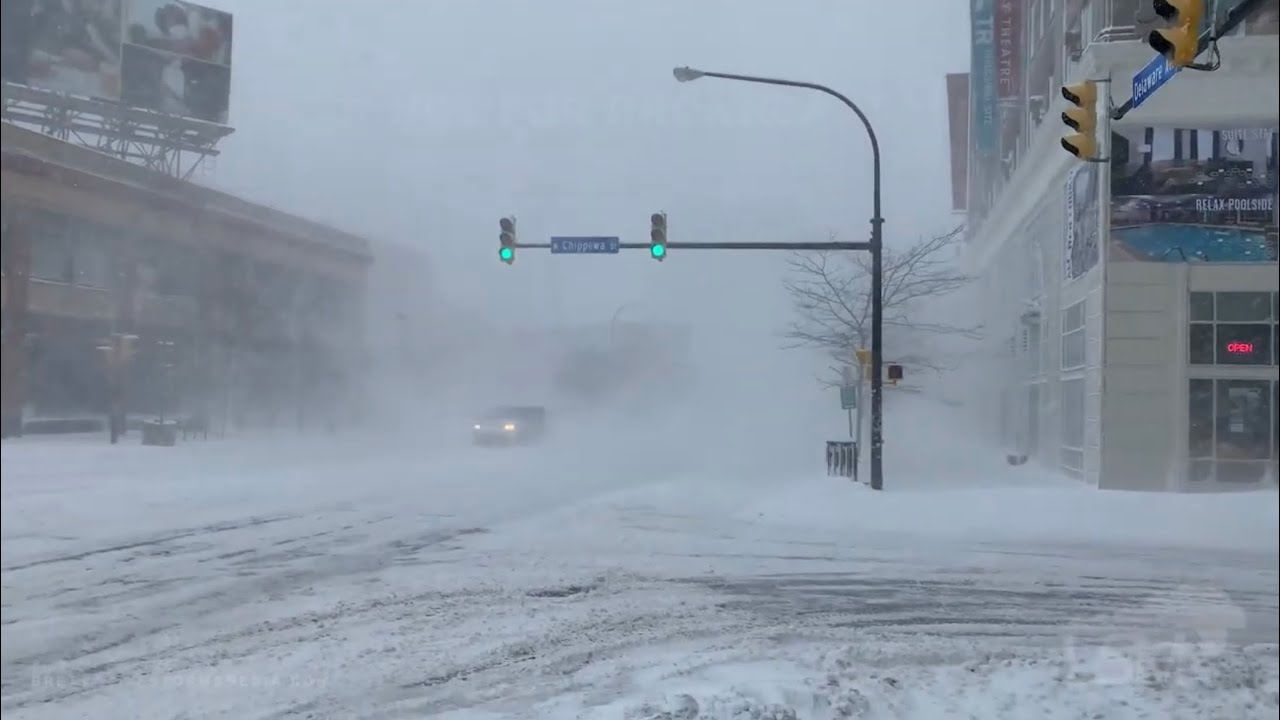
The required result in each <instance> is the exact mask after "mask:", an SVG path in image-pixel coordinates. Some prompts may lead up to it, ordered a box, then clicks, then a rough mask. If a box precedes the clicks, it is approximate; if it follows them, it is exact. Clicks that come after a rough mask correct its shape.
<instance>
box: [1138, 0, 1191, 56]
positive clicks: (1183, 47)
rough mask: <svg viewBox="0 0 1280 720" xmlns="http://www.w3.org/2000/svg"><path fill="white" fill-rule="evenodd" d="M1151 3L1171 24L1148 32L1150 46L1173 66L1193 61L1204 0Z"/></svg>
mask: <svg viewBox="0 0 1280 720" xmlns="http://www.w3.org/2000/svg"><path fill="white" fill-rule="evenodd" d="M1152 5H1154V6H1155V10H1156V14H1157V15H1159V16H1160V17H1162V18H1164V19H1165V20H1167V21H1169V22H1170V23H1172V25H1171V26H1170V27H1168V28H1162V29H1159V30H1152V31H1151V34H1150V35H1148V36H1147V42H1148V43H1149V44H1150V45H1151V49H1153V50H1155V51H1156V52H1158V53H1160V54H1161V55H1163V56H1165V57H1166V58H1168V59H1169V62H1170V63H1171V64H1173V65H1174V66H1175V67H1178V68H1184V67H1187V66H1188V65H1191V64H1193V63H1194V62H1195V60H1196V55H1197V54H1198V50H1199V49H1200V21H1201V18H1203V17H1204V6H1205V2H1204V0H1153V2H1152Z"/></svg>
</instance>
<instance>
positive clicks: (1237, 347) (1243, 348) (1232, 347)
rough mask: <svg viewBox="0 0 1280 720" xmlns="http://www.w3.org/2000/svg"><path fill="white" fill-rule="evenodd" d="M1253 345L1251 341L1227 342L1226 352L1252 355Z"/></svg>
mask: <svg viewBox="0 0 1280 720" xmlns="http://www.w3.org/2000/svg"><path fill="white" fill-rule="evenodd" d="M1253 349H1254V345H1253V343H1251V342H1231V343H1227V352H1228V353H1230V354H1232V355H1252V354H1253Z"/></svg>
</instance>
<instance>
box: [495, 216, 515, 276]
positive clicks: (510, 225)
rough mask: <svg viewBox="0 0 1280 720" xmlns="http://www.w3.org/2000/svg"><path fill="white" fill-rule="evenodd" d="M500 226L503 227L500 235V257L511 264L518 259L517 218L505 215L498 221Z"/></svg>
mask: <svg viewBox="0 0 1280 720" xmlns="http://www.w3.org/2000/svg"><path fill="white" fill-rule="evenodd" d="M498 227H499V228H501V229H502V232H501V233H500V234H499V235H498V241H499V242H501V243H502V247H500V248H498V259H499V260H501V261H502V262H504V263H506V264H508V265H510V264H511V263H513V262H515V261H516V219H515V218H513V217H504V218H502V219H501V220H499V221H498Z"/></svg>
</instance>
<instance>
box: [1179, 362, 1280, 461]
mask: <svg viewBox="0 0 1280 720" xmlns="http://www.w3.org/2000/svg"><path fill="white" fill-rule="evenodd" d="M1188 390H1189V393H1188V396H1189V397H1188V400H1189V404H1188V413H1189V416H1188V420H1189V428H1188V429H1189V432H1188V438H1187V440H1188V445H1187V447H1188V451H1189V452H1188V454H1189V460H1190V463H1191V464H1190V479H1191V481H1192V482H1205V481H1209V480H1216V481H1218V482H1224V483H1258V482H1261V481H1262V480H1263V479H1264V478H1266V477H1267V476H1268V475H1269V474H1271V473H1274V469H1273V468H1274V467H1275V458H1276V456H1277V448H1276V444H1277V441H1276V431H1277V427H1276V407H1275V406H1276V403H1277V384H1276V383H1275V382H1273V381H1271V380H1206V379H1195V380H1191V381H1190V385H1189V387H1188Z"/></svg>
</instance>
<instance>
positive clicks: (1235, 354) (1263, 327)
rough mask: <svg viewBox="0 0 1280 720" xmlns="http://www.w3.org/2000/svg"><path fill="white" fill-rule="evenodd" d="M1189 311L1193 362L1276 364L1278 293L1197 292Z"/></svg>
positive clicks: (1197, 363) (1190, 300)
mask: <svg viewBox="0 0 1280 720" xmlns="http://www.w3.org/2000/svg"><path fill="white" fill-rule="evenodd" d="M1188 314H1189V318H1190V327H1189V328H1188V333H1187V338H1188V358H1187V360H1188V361H1189V362H1190V363H1191V364H1192V365H1274V364H1276V360H1277V357H1276V355H1277V353H1276V344H1277V337H1276V334H1277V315H1278V313H1277V311H1276V294H1275V293H1269V292H1216V293H1215V292H1193V293H1191V295H1190V299H1189V307H1188Z"/></svg>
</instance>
